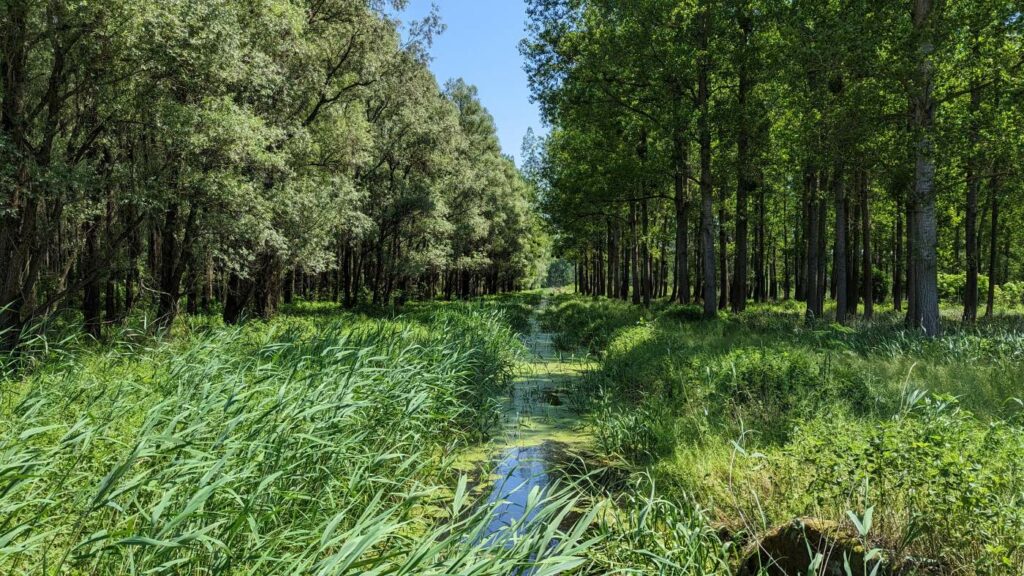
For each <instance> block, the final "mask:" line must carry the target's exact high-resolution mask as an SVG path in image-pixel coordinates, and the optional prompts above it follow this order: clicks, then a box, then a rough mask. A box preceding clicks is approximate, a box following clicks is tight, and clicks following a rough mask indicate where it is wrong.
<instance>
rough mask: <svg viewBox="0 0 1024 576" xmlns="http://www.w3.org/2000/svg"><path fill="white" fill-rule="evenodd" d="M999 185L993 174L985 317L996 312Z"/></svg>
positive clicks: (990, 195)
mask: <svg viewBox="0 0 1024 576" xmlns="http://www.w3.org/2000/svg"><path fill="white" fill-rule="evenodd" d="M999 186H1000V181H999V177H998V176H993V177H992V180H991V182H990V183H989V187H990V188H991V189H990V190H989V197H988V201H989V212H990V214H991V227H990V230H989V247H988V299H987V301H986V303H985V318H992V316H993V315H994V314H995V300H996V268H997V266H998V262H999V248H998V243H999Z"/></svg>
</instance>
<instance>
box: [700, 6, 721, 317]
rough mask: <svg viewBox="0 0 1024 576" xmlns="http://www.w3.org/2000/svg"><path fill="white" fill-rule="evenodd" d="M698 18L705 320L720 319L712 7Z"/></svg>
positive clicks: (705, 9)
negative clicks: (713, 153)
mask: <svg viewBox="0 0 1024 576" xmlns="http://www.w3.org/2000/svg"><path fill="white" fill-rule="evenodd" d="M703 4H704V5H703V7H702V9H701V13H700V16H699V19H700V22H699V26H700V31H699V33H698V46H697V50H698V60H699V62H698V72H697V107H698V109H699V111H700V116H699V118H698V121H697V124H698V126H697V130H698V132H699V139H700V200H701V213H700V218H701V220H700V228H701V230H700V236H701V250H702V256H703V273H702V274H701V276H702V280H703V283H704V294H703V296H704V318H705V319H712V318H716V317H717V316H718V307H717V305H716V302H715V297H716V295H717V294H716V293H717V292H718V289H717V286H716V283H715V244H714V242H715V238H714V212H713V210H714V196H713V189H712V187H713V184H712V181H711V55H710V54H709V52H708V50H709V43H710V39H711V6H710V2H708V1H707V0H705V1H704V2H703Z"/></svg>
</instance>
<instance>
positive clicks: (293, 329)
mask: <svg viewBox="0 0 1024 576" xmlns="http://www.w3.org/2000/svg"><path fill="white" fill-rule="evenodd" d="M218 324H219V323H218V322H216V321H213V322H208V323H207V322H200V321H196V322H194V323H192V324H190V325H187V326H180V327H178V328H177V329H176V332H177V334H176V335H175V336H173V337H169V336H168V337H165V338H160V339H151V338H139V339H138V340H137V341H136V342H135V343H128V342H125V343H122V344H116V343H115V344H112V345H104V346H96V345H88V344H85V345H83V346H80V347H77V348H76V347H71V348H68V349H61V348H60V347H56V348H54V349H52V350H51V352H50V354H49V355H48V357H46V358H42V359H40V360H39V361H38V362H37V363H36V364H35V365H34V366H32V367H31V368H26V367H24V366H23V367H21V369H20V370H19V371H17V372H8V374H7V376H6V377H5V379H4V380H3V382H2V386H0V391H2V392H0V510H2V511H3V512H2V514H0V517H2V520H0V572H3V573H6V574H18V573H42V574H64V573H72V574H142V573H149V574H184V573H196V574H198V573H203V574H208V573H221V574H297V573H315V574H369V573H373V574H431V573H437V574H442V573H449V574H450V573H465V572H474V573H479V574H509V573H512V572H515V571H516V570H518V569H520V568H523V567H526V566H530V567H533V568H534V569H535V570H536V572H535V573H537V574H542V573H544V574H550V573H555V572H557V571H559V570H565V569H568V568H571V567H572V566H575V565H577V564H579V563H580V562H581V559H580V552H581V551H582V550H583V546H582V545H581V542H583V541H584V539H583V538H582V537H581V536H582V534H581V531H582V530H583V529H584V528H585V527H586V525H587V521H586V520H585V519H584V521H583V522H581V523H579V524H578V525H579V526H580V528H579V529H578V531H577V532H575V533H571V534H565V533H563V532H562V531H561V530H560V528H559V525H560V518H562V517H563V516H564V514H565V513H566V512H567V511H568V510H569V509H570V508H571V506H572V502H571V501H570V496H569V495H568V494H567V493H561V492H558V491H552V492H551V494H549V495H548V496H547V497H545V498H542V497H541V495H539V494H538V495H536V498H534V499H533V501H534V502H533V503H532V504H531V505H532V506H534V507H535V508H536V510H537V512H536V513H535V514H531V515H529V516H528V517H524V519H523V520H522V521H521V522H520V523H519V525H518V526H515V527H513V528H512V529H511V530H509V531H507V532H505V533H503V534H502V535H498V536H493V535H492V536H488V538H486V539H485V538H484V535H485V534H486V529H487V526H488V522H489V510H488V507H487V506H479V505H478V503H477V501H476V499H475V498H476V497H474V496H470V495H469V493H468V491H467V490H466V479H465V478H462V479H460V478H459V476H458V475H457V474H456V473H455V472H454V470H453V467H452V463H453V461H454V459H455V456H456V454H457V453H458V451H459V450H460V449H461V448H464V447H466V446H468V445H471V444H473V443H475V442H478V441H479V440H480V439H482V438H486V437H487V436H488V435H490V434H492V433H493V432H494V431H495V426H496V425H498V418H499V416H498V415H495V414H494V412H495V411H496V410H497V408H496V406H495V402H494V398H495V397H496V396H498V395H500V394H501V393H502V392H503V391H504V389H505V388H506V387H507V386H508V383H509V378H510V376H511V374H512V373H513V370H514V369H515V367H516V362H517V361H518V360H519V358H520V357H521V355H522V352H523V348H522V344H521V343H520V341H519V339H518V338H517V337H516V335H515V333H514V332H513V331H512V330H511V329H510V328H509V326H508V322H507V321H506V320H505V316H504V315H503V314H502V313H501V312H500V311H499V310H497V309H496V307H494V306H488V305H486V304H477V305H446V306H443V307H441V306H438V307H436V308H435V309H434V310H432V311H431V313H430V314H426V313H425V312H424V313H422V314H413V315H411V317H410V318H397V319H380V320H378V319H372V318H367V317H360V316H356V315H352V314H338V313H334V314H333V315H331V314H329V313H326V311H325V310H323V309H322V307H297V308H296V309H295V310H293V311H292V313H291V314H286V315H283V316H280V317H279V318H277V319H275V320H273V321H270V322H251V323H249V324H246V325H244V326H242V327H225V326H222V325H218ZM552 542H557V544H555V545H552Z"/></svg>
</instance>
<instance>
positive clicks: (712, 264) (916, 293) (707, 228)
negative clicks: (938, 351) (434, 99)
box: [522, 0, 1024, 335]
mask: <svg viewBox="0 0 1024 576" xmlns="http://www.w3.org/2000/svg"><path fill="white" fill-rule="evenodd" d="M529 11H530V17H531V22H530V26H529V31H528V32H529V36H528V38H527V39H526V40H524V42H523V44H522V51H523V53H524V55H525V56H526V58H527V69H528V72H529V74H530V79H531V84H532V87H533V91H534V93H535V96H536V98H537V100H538V101H539V102H540V104H541V106H542V108H543V112H544V115H545V116H546V118H547V120H548V121H549V122H550V124H551V125H552V127H553V131H552V134H551V136H550V137H549V138H548V139H547V141H546V143H545V145H544V146H542V147H540V148H541V150H540V151H539V152H538V153H537V155H536V158H535V159H534V160H533V161H534V162H535V163H537V164H538V165H540V166H542V168H539V169H538V170H539V172H540V173H541V174H542V175H543V177H542V178H541V179H540V180H541V181H542V182H543V186H542V188H543V189H542V191H541V194H542V197H543V199H544V209H545V211H546V213H547V214H548V217H549V219H550V220H551V223H552V224H553V225H554V227H555V229H556V230H557V236H556V243H557V247H558V249H559V251H560V253H561V254H562V255H563V256H564V257H566V258H569V259H571V260H573V261H574V262H575V264H576V279H577V284H578V286H579V287H580V289H581V290H582V291H583V292H586V293H589V294H603V295H607V296H609V297H619V298H632V299H633V300H634V301H635V302H637V303H643V304H647V303H649V302H650V300H651V299H652V298H658V297H668V298H671V299H672V300H675V301H678V302H681V303H690V302H696V303H702V304H703V307H704V313H705V315H706V316H707V317H712V316H714V315H715V314H717V311H718V310H719V309H726V308H728V309H731V310H733V311H741V310H743V309H744V307H745V306H746V305H747V302H748V301H750V300H753V301H756V302H765V301H769V300H778V299H789V298H796V299H799V300H801V301H804V302H806V310H807V315H808V317H810V318H820V317H822V316H823V313H824V302H825V300H826V298H829V297H831V298H832V299H834V300H835V302H836V314H835V319H836V321H838V322H840V323H843V322H846V321H847V320H848V319H849V318H850V317H851V316H853V315H856V314H858V313H862V314H863V315H864V316H865V317H869V318H870V317H871V316H872V314H873V311H874V310H873V307H874V304H875V303H877V302H881V301H883V300H886V299H889V300H890V301H891V302H893V303H894V305H895V307H896V309H897V310H902V309H904V306H905V309H906V311H907V322H908V324H909V325H910V326H913V327H915V328H920V329H922V330H923V331H925V332H926V333H928V334H932V335H934V334H937V333H939V331H940V320H939V286H938V283H939V282H938V278H939V274H940V273H943V274H957V275H959V276H960V277H962V278H964V284H965V289H964V290H963V294H964V296H963V306H964V312H963V318H964V320H965V321H968V322H972V321H974V320H975V319H976V318H977V316H978V308H979V292H980V290H979V276H983V275H984V276H987V278H988V279H991V282H988V283H987V284H988V290H987V294H981V295H980V296H981V297H985V296H987V310H986V312H987V314H989V315H991V314H992V308H993V299H994V294H995V287H996V286H997V285H1001V284H1005V283H1007V282H1009V281H1011V280H1015V279H1017V280H1019V279H1021V278H1022V275H1024V266H1022V254H1021V251H1020V250H1019V249H1017V247H1018V245H1019V242H1020V240H1021V224H1022V223H1024V171H1022V170H1021V164H1022V163H1021V160H1022V159H1024V40H1022V33H1024V16H1022V14H1021V8H1020V5H1019V3H1017V2H1012V1H1008V0H909V1H906V2H863V1H855V2H838V3H837V2H790V1H785V0H694V1H692V2H679V1H677V0H636V1H633V2H619V1H614V0H532V1H531V2H530V8H529Z"/></svg>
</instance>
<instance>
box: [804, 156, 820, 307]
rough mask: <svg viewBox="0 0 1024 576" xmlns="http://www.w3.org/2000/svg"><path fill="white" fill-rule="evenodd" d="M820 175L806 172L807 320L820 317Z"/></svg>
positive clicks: (805, 279)
mask: <svg viewBox="0 0 1024 576" xmlns="http://www.w3.org/2000/svg"><path fill="white" fill-rule="evenodd" d="M817 183H818V177H817V175H816V174H815V173H814V171H813V170H808V171H807V173H806V174H805V182H804V186H805V188H806V190H807V200H806V206H807V220H806V221H807V244H806V246H805V250H806V254H807V255H806V256H805V257H804V263H805V266H806V271H805V272H804V273H805V277H804V291H805V293H804V299H805V300H806V302H807V308H806V310H807V312H806V316H807V320H808V321H811V320H816V319H818V256H819V255H818V230H819V227H818V214H819V211H818V199H817V185H818V184H817Z"/></svg>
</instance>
